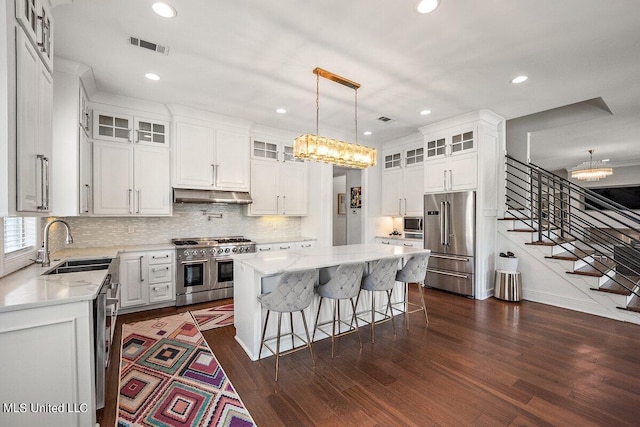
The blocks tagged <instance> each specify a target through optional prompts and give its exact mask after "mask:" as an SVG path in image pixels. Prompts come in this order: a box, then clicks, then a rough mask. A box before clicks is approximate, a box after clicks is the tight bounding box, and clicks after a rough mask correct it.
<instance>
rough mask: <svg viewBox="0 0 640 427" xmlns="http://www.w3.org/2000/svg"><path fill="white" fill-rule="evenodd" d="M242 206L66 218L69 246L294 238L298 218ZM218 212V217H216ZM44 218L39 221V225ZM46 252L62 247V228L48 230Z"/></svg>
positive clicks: (178, 207)
mask: <svg viewBox="0 0 640 427" xmlns="http://www.w3.org/2000/svg"><path fill="white" fill-rule="evenodd" d="M246 209H247V207H246V206H243V205H226V204H220V205H210V204H174V205H173V216H170V217H66V218H64V220H65V221H66V222H67V223H68V224H69V227H70V228H71V234H72V236H73V244H71V245H69V246H68V247H70V248H92V247H103V246H126V245H145V244H156V243H168V242H169V241H170V240H171V239H172V238H178V237H215V236H245V237H248V238H250V239H254V240H259V239H263V240H264V239H270V238H296V237H299V236H300V229H301V226H300V222H301V221H300V217H283V216H266V217H253V216H247V215H246ZM220 215H222V218H220V217H219V216H220ZM45 224H46V221H43V223H42V226H43V228H44V225H45ZM49 237H50V240H49V241H50V251H51V252H55V251H57V250H60V249H64V248H65V244H64V239H65V232H64V228H63V227H61V226H60V225H59V224H54V225H53V226H52V227H51V230H50V236H49Z"/></svg>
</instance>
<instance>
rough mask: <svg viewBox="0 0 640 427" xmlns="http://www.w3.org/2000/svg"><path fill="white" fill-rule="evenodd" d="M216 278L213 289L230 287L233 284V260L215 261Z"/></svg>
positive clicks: (214, 272)
mask: <svg viewBox="0 0 640 427" xmlns="http://www.w3.org/2000/svg"><path fill="white" fill-rule="evenodd" d="M214 265H215V267H214V271H213V274H214V278H215V280H214V281H213V287H212V289H222V288H230V287H232V286H233V260H232V259H229V258H226V259H216V260H215V263H214Z"/></svg>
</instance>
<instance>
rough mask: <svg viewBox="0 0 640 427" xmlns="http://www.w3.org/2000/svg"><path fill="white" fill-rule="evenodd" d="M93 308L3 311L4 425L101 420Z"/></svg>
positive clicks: (68, 426) (54, 426) (57, 425)
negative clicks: (97, 399)
mask: <svg viewBox="0 0 640 427" xmlns="http://www.w3.org/2000/svg"><path fill="white" fill-rule="evenodd" d="M92 313H93V309H92V301H81V302H74V303H68V304H59V305H53V306H46V307H36V308H30V309H24V310H16V311H10V312H4V313H0V348H1V349H2V350H3V356H2V363H0V379H1V384H3V386H0V401H1V402H2V403H3V405H4V407H3V408H2V412H1V413H0V424H2V425H3V426H51V427H72V426H77V427H83V426H93V425H95V423H96V412H95V410H96V408H95V388H94V387H95V386H94V381H95V374H94V362H93V332H92V328H93V314H92ZM7 384H10V385H11V386H10V387H7V386H6V385H7ZM61 405H62V406H61ZM53 406H56V408H54V409H52V407H53ZM52 410H56V411H60V413H59V412H55V413H54V412H52Z"/></svg>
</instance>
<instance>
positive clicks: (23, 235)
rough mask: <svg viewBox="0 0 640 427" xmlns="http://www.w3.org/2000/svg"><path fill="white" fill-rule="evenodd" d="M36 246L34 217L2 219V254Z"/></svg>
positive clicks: (9, 253) (30, 249)
mask: <svg viewBox="0 0 640 427" xmlns="http://www.w3.org/2000/svg"><path fill="white" fill-rule="evenodd" d="M35 246H36V219H35V218H23V217H11V218H5V219H4V255H5V257H7V256H9V257H10V256H12V255H17V254H19V253H22V252H26V251H32V250H33V249H34V248H35Z"/></svg>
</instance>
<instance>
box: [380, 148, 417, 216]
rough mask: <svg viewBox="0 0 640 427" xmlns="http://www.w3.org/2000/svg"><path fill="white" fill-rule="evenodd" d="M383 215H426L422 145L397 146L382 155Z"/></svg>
mask: <svg viewBox="0 0 640 427" xmlns="http://www.w3.org/2000/svg"><path fill="white" fill-rule="evenodd" d="M382 157H383V165H382V166H383V172H382V198H381V200H382V203H381V210H382V214H383V215H393V216H404V215H418V216H420V215H422V206H423V194H424V190H423V185H424V176H423V175H424V167H423V164H424V160H425V156H424V144H423V142H422V141H417V142H410V143H406V144H400V145H394V146H393V147H391V148H387V149H385V150H384V151H383V153H382Z"/></svg>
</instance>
